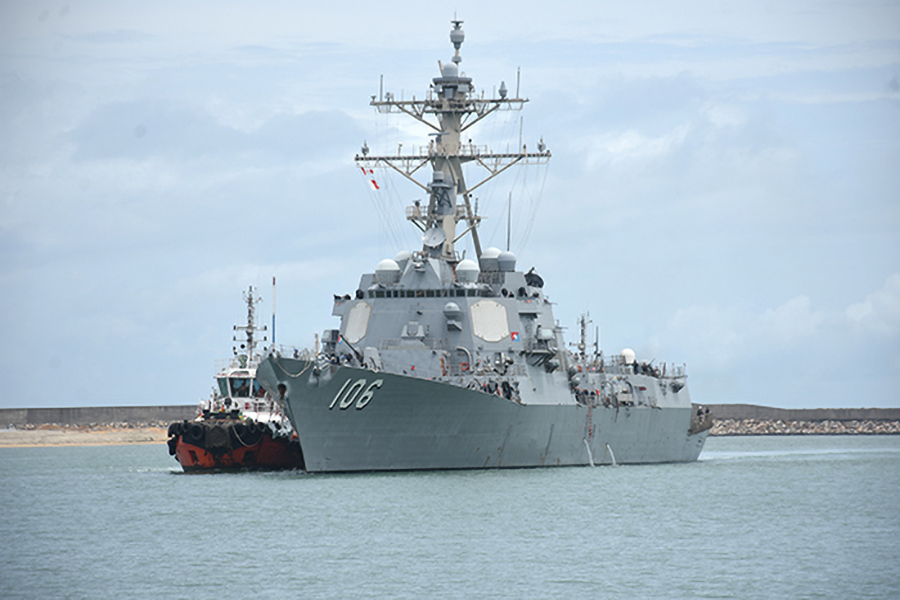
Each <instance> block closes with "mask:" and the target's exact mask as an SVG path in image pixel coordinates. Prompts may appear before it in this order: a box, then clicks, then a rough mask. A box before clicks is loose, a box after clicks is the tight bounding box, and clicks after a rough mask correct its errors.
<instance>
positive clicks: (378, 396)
mask: <svg viewBox="0 0 900 600" xmlns="http://www.w3.org/2000/svg"><path fill="white" fill-rule="evenodd" d="M308 367H309V363H305V362H304V361H302V360H295V359H290V358H284V357H276V356H270V357H269V358H267V359H266V360H265V361H263V362H262V363H261V364H260V366H259V368H258V369H257V378H258V379H259V380H260V381H261V382H262V383H263V385H264V386H265V387H267V388H268V389H269V391H270V393H273V394H278V393H279V392H278V388H279V386H282V389H283V392H284V401H285V405H286V412H287V414H288V417H289V418H290V419H291V422H292V423H293V425H294V428H295V430H296V432H297V435H298V436H299V442H300V446H301V449H302V452H303V456H304V462H305V467H306V470H307V471H308V472H323V473H324V472H349V471H395V470H418V469H484V468H527V467H549V466H576V465H582V466H584V465H591V464H593V465H601V464H641V463H668V462H691V461H695V460H697V458H698V457H699V455H700V451H701V450H702V449H703V444H704V442H705V440H706V437H707V435H708V431H701V432H697V433H691V432H690V425H691V410H692V409H691V407H690V405H688V406H686V407H678V408H651V407H634V406H630V407H626V406H622V407H618V408H616V407H605V406H597V407H588V406H582V405H579V404H574V403H573V404H529V405H526V404H519V403H517V402H514V401H512V400H507V399H505V398H502V397H500V396H498V395H495V394H488V393H485V392H482V391H478V390H474V389H467V388H465V387H460V386H457V385H451V384H448V383H445V382H438V381H431V380H427V379H421V378H416V377H410V376H405V375H399V374H393V373H387V372H375V371H370V370H366V369H360V368H357V367H352V366H347V365H340V366H338V365H329V366H326V367H325V369H323V371H322V372H321V373H320V374H318V375H313V374H312V373H311V372H310V369H309V368H308Z"/></svg>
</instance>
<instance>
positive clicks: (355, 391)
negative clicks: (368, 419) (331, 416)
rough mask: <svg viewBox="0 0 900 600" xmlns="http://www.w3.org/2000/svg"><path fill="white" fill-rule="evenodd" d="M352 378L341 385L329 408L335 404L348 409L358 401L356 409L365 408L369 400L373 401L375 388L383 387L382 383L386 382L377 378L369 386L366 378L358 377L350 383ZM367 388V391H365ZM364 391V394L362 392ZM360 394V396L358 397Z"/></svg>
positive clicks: (342, 408)
mask: <svg viewBox="0 0 900 600" xmlns="http://www.w3.org/2000/svg"><path fill="white" fill-rule="evenodd" d="M350 381H351V380H350V379H348V380H347V381H345V382H344V385H343V386H341V389H340V390H338V393H337V394H335V396H334V400H332V401H331V404H330V405H329V406H328V410H332V409H333V408H334V407H335V405H337V407H338V408H339V409H341V410H347V409H348V408H350V406H352V405H353V403H354V402H356V410H362V409H364V408H365V407H366V406H367V405H368V404H369V402H371V400H372V397H373V396H374V395H375V390H377V389H378V388H380V387H381V384H382V383H384V380H383V379H376V380H375V381H373V382H372V383H370V384H369V385H368V386H366V380H365V379H357V380H356V381H354V382H353V384H352V385H351V384H350ZM363 388H365V391H363ZM360 392H362V394H360ZM357 396H359V398H357Z"/></svg>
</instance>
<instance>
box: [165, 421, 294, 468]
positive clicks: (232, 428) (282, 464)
mask: <svg viewBox="0 0 900 600" xmlns="http://www.w3.org/2000/svg"><path fill="white" fill-rule="evenodd" d="M170 434H172V436H171V437H170V438H169V452H170V454H172V455H174V456H175V459H176V460H177V461H178V462H179V463H180V464H181V467H182V468H183V469H184V471H185V472H191V473H197V472H204V471H242V470H258V471H267V470H268V471H274V470H287V469H303V468H304V464H303V454H302V452H301V451H300V444H299V443H298V442H297V441H296V440H294V439H290V438H288V437H287V436H278V437H274V436H273V435H272V434H271V432H270V430H269V428H268V427H267V426H265V425H262V424H259V423H245V422H242V421H236V422H224V423H223V422H222V421H213V422H209V421H192V422H184V423H173V424H172V426H171V427H170Z"/></svg>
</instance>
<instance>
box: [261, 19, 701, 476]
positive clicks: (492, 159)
mask: <svg viewBox="0 0 900 600" xmlns="http://www.w3.org/2000/svg"><path fill="white" fill-rule="evenodd" d="M461 24H462V22H461V21H453V29H452V31H451V33H450V39H451V42H452V44H453V46H454V50H455V52H454V55H453V57H452V58H451V60H450V62H448V63H447V64H440V63H439V66H440V76H439V77H435V78H434V79H433V80H432V85H431V87H430V89H429V91H428V93H427V95H426V97H425V99H423V100H416V99H415V98H413V99H412V100H397V99H396V98H395V97H394V96H392V95H391V94H385V95H383V96H380V97H378V98H377V99H375V98H373V100H372V105H373V106H375V108H376V109H377V110H379V111H383V112H399V113H404V114H407V115H409V116H410V117H412V118H414V119H416V120H418V121H420V122H421V123H424V124H426V125H427V126H429V127H430V128H431V129H432V130H433V135H431V136H430V137H431V140H430V141H429V142H428V144H427V146H424V147H423V149H422V150H421V151H419V152H414V153H410V154H407V155H402V154H399V153H398V154H396V155H375V154H371V153H370V151H369V149H368V147H367V146H366V145H364V146H363V148H362V150H361V153H360V154H359V155H357V157H356V162H357V164H358V165H360V166H361V167H363V168H364V169H368V168H373V167H387V168H391V169H393V170H394V171H396V172H398V173H401V174H402V175H404V176H405V177H406V178H407V179H409V180H410V181H412V182H414V183H415V184H416V185H417V186H419V188H420V189H421V190H422V191H423V192H424V193H425V194H426V198H425V200H424V202H423V201H417V202H415V203H414V204H413V205H412V206H410V207H408V208H407V210H406V217H407V219H408V220H409V221H410V222H411V223H413V224H414V225H415V226H416V227H418V228H419V229H420V230H421V232H422V246H421V248H420V249H416V250H413V251H401V252H399V253H398V254H397V255H396V256H395V257H394V258H393V259H384V260H382V261H381V262H379V263H378V265H377V267H376V268H375V272H374V273H368V274H364V275H363V276H362V277H361V278H360V280H359V284H358V286H357V289H356V291H355V293H354V294H353V295H352V296H351V295H349V294H348V295H346V296H335V303H334V308H333V315H335V316H337V317H340V320H341V324H340V328H339V329H334V330H327V331H325V333H324V334H323V338H322V342H323V343H322V348H321V350H320V351H317V352H316V354H315V355H314V356H311V357H309V358H307V359H295V358H288V357H283V356H280V355H278V354H277V353H273V354H271V355H270V356H269V357H268V358H267V359H266V360H265V361H263V362H262V363H261V364H260V367H259V369H258V371H257V376H258V377H259V379H260V381H261V382H262V383H263V385H264V386H266V388H267V389H269V391H270V392H271V393H273V394H274V395H276V396H277V397H278V398H280V399H282V400H283V401H284V402H285V405H286V410H287V413H288V416H289V417H290V418H291V421H292V423H293V424H294V427H295V429H296V431H297V434H298V436H299V442H300V445H301V447H302V449H303V455H304V459H305V464H306V469H307V470H310V471H356V470H392V469H431V468H481V467H531V466H544V465H580V464H597V463H610V462H619V463H636V462H672V461H690V460H695V459H696V458H697V456H698V455H699V453H700V450H701V449H702V446H703V442H704V440H705V438H706V435H707V430H708V429H709V423H708V422H707V421H705V420H703V419H698V418H696V416H695V415H694V414H693V410H692V405H691V402H690V398H689V396H688V391H687V387H686V375H685V373H684V370H683V368H667V367H663V368H658V367H654V366H653V365H650V364H641V363H640V362H639V361H637V360H635V357H634V354H633V353H632V352H630V351H625V352H623V353H621V354H619V355H616V356H614V357H607V358H604V357H603V356H602V354H601V353H600V351H599V348H597V347H595V348H594V350H593V352H589V351H588V348H587V343H586V342H585V335H584V331H585V327H586V319H585V320H583V321H582V337H581V342H580V343H579V344H578V348H577V349H578V351H577V352H570V351H568V350H567V349H566V346H565V341H564V339H563V332H562V328H560V327H559V326H558V325H557V323H556V321H555V319H554V316H553V310H552V305H551V303H550V301H549V299H548V298H547V297H546V295H545V293H544V281H543V279H542V278H541V277H540V276H539V275H537V274H536V273H535V272H534V269H531V270H529V271H528V272H523V271H519V270H516V257H515V255H514V254H513V253H511V252H509V251H500V250H499V249H497V248H487V249H482V247H481V242H480V240H479V236H478V225H479V222H480V220H481V218H480V217H479V216H478V215H477V214H476V211H475V210H474V207H473V202H472V192H473V191H474V190H475V189H476V188H478V187H479V186H480V185H482V184H483V183H484V182H486V181H487V180H489V179H492V178H493V177H495V176H496V175H498V174H500V173H501V172H503V171H504V170H506V169H507V168H510V167H511V166H513V165H516V164H522V163H540V162H546V161H547V160H549V158H550V152H549V150H547V148H546V147H545V145H544V143H543V140H541V141H540V142H539V143H538V144H537V145H536V149H537V152H528V151H527V148H526V147H525V146H524V145H523V146H522V147H521V148H520V149H519V151H517V152H514V153H502V154H498V153H492V152H489V151H488V150H487V149H485V148H481V147H478V146H476V145H473V144H472V143H471V142H470V141H468V137H466V138H465V139H466V140H467V141H465V142H463V139H464V137H463V135H462V134H463V132H466V131H467V130H468V129H469V127H471V126H472V125H474V124H475V123H477V122H479V121H481V120H482V119H484V118H486V117H488V116H489V115H491V114H492V113H493V112H495V111H497V110H508V109H518V108H521V106H522V105H523V104H524V103H525V102H526V101H527V100H525V99H522V98H509V97H508V90H507V89H506V86H505V84H501V86H500V88H499V97H497V98H490V99H485V98H484V96H483V95H480V96H479V95H477V94H476V92H475V88H474V86H473V85H472V80H471V78H469V77H467V76H465V75H464V74H462V73H461V72H460V70H459V65H460V62H461V60H462V59H461V55H460V47H461V45H462V43H463V41H464V33H463V30H462V28H461ZM467 163H474V164H477V165H480V166H481V167H483V168H484V169H485V170H486V171H487V175H486V177H485V178H484V179H482V180H481V181H479V182H478V183H475V184H474V185H469V184H468V183H467V181H466V179H465V177H464V172H463V168H464V166H465V165H466V164H467ZM428 168H430V171H431V173H430V177H429V178H428V179H427V181H425V182H424V183H423V182H421V181H419V179H417V176H418V177H421V173H423V172H426V171H427V170H428ZM466 234H469V235H471V236H472V242H473V245H474V248H475V252H476V254H477V259H478V260H477V262H476V261H475V260H472V259H469V258H463V257H462V256H461V255H460V253H459V252H458V251H457V249H456V243H457V242H458V241H459V239H460V238H461V237H462V236H464V235H466Z"/></svg>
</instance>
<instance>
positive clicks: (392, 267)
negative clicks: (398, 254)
mask: <svg viewBox="0 0 900 600" xmlns="http://www.w3.org/2000/svg"><path fill="white" fill-rule="evenodd" d="M375 280H376V281H377V282H378V283H397V282H398V281H400V265H398V264H397V263H396V261H393V260H391V259H389V258H386V259H384V260H383V261H381V262H380V263H378V266H377V267H375Z"/></svg>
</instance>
